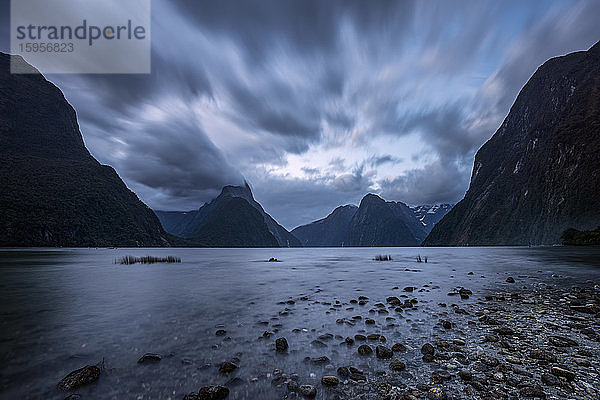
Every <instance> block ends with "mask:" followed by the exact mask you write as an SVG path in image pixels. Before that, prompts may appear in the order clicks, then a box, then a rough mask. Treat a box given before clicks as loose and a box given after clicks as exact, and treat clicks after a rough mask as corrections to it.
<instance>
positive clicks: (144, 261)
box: [115, 256, 181, 265]
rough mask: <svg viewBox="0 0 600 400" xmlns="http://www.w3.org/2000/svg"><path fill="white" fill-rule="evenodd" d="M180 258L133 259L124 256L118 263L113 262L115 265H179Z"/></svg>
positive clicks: (149, 257) (132, 257)
mask: <svg viewBox="0 0 600 400" xmlns="http://www.w3.org/2000/svg"><path fill="white" fill-rule="evenodd" d="M180 262H181V258H179V257H173V256H168V257H153V256H145V257H134V256H125V257H123V258H121V259H120V260H118V261H115V264H125V265H131V264H137V263H140V264H155V263H180Z"/></svg>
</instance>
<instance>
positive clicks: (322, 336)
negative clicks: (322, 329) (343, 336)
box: [319, 333, 333, 340]
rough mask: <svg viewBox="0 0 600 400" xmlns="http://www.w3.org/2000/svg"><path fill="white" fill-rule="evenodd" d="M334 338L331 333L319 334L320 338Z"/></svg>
mask: <svg viewBox="0 0 600 400" xmlns="http://www.w3.org/2000/svg"><path fill="white" fill-rule="evenodd" d="M331 339H333V335H332V334H331V333H325V334H323V335H319V340H331Z"/></svg>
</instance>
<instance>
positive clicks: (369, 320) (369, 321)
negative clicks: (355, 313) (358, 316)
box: [365, 318, 375, 325]
mask: <svg viewBox="0 0 600 400" xmlns="http://www.w3.org/2000/svg"><path fill="white" fill-rule="evenodd" d="M365 324H367V325H375V320H374V319H372V318H365Z"/></svg>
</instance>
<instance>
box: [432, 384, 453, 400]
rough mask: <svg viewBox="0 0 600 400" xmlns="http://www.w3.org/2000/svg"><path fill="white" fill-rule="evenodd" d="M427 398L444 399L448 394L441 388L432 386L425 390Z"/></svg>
mask: <svg viewBox="0 0 600 400" xmlns="http://www.w3.org/2000/svg"><path fill="white" fill-rule="evenodd" d="M427 398H428V399H431V400H446V399H447V398H448V396H447V395H446V393H445V392H444V391H443V390H442V389H441V388H438V387H433V388H431V389H429V391H428V392H427Z"/></svg>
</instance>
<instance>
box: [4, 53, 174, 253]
mask: <svg viewBox="0 0 600 400" xmlns="http://www.w3.org/2000/svg"><path fill="white" fill-rule="evenodd" d="M11 57H14V61H15V62H18V63H22V64H24V67H27V68H29V69H30V70H31V71H34V72H35V74H27V75H16V74H11V73H10V62H11ZM169 239H170V238H169V236H168V235H167V234H166V233H165V231H164V230H163V228H162V226H161V224H160V222H159V221H158V218H156V216H155V215H154V213H153V212H152V210H151V209H149V208H148V207H147V206H146V205H145V204H144V203H142V202H141V201H140V200H139V199H138V197H137V196H136V195H135V194H134V193H133V192H131V191H130V190H129V189H128V188H127V186H125V184H124V183H123V181H122V180H121V179H120V178H119V176H118V175H117V173H116V172H115V170H114V169H112V168H111V167H109V166H106V165H101V164H100V163H99V162H98V161H96V159H95V158H94V157H92V156H91V155H90V153H89V152H88V150H87V149H86V148H85V146H84V143H83V138H82V136H81V132H80V131H79V126H78V123H77V116H76V114H75V110H74V109H73V107H71V105H70V104H69V103H68V102H67V101H66V99H65V97H64V96H63V94H62V92H61V91H60V90H59V89H58V88H57V87H56V86H54V85H53V84H52V83H50V82H49V81H47V80H46V79H45V78H44V77H43V76H42V75H41V74H40V73H39V72H37V70H35V69H34V68H33V67H31V66H30V65H28V64H26V63H25V61H24V60H23V59H22V58H21V57H19V56H10V55H8V54H4V53H0V246H165V245H169V244H170V243H169V241H168V240H169Z"/></svg>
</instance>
